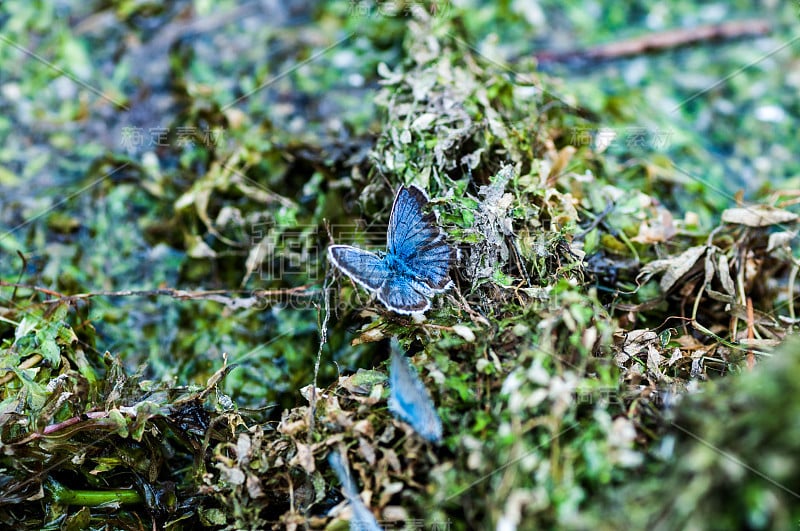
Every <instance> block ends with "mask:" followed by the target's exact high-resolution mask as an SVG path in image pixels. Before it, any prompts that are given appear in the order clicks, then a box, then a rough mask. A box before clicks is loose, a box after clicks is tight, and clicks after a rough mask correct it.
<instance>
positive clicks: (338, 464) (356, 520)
mask: <svg viewBox="0 0 800 531" xmlns="http://www.w3.org/2000/svg"><path fill="white" fill-rule="evenodd" d="M328 462H329V463H330V465H331V468H333V471H334V472H335V473H336V477H338V478H339V482H340V483H341V484H342V492H343V493H344V497H345V498H347V501H349V502H350V508H351V509H352V510H353V517H352V518H351V520H350V529H351V531H354V530H358V531H380V529H381V527H380V525H378V522H377V521H376V520H375V517H374V516H373V515H372V512H371V511H370V510H369V509H368V508H367V506H366V505H364V502H363V501H361V496H359V494H358V489H356V485H355V482H354V481H353V478H352V477H351V476H350V470H349V468H348V467H347V465H345V463H344V458H343V457H342V455H341V454H340V453H339V452H338V451H335V450H334V451H333V452H331V453H330V455H328Z"/></svg>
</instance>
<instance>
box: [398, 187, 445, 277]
mask: <svg viewBox="0 0 800 531" xmlns="http://www.w3.org/2000/svg"><path fill="white" fill-rule="evenodd" d="M427 203H428V197H427V196H426V195H425V192H423V191H422V189H420V188H418V187H416V186H413V185H412V186H407V187H401V188H400V190H398V192H397V196H396V197H395V199H394V204H393V205H392V213H391V215H390V216H389V230H388V234H387V240H388V241H387V248H388V252H389V253H390V254H393V255H394V256H395V257H396V258H398V259H399V260H401V261H402V262H403V263H404V264H405V265H406V267H407V268H408V269H409V270H410V272H411V274H412V275H413V276H414V277H415V278H416V279H417V280H418V281H420V282H424V283H425V284H426V285H427V286H428V287H429V288H430V290H431V291H432V292H433V293H435V292H438V291H444V290H445V289H447V288H448V287H449V286H450V278H449V275H448V272H449V270H450V265H451V264H452V263H453V261H454V259H455V251H454V250H453V248H452V247H450V245H448V244H447V242H446V241H444V237H443V236H442V233H441V231H440V230H439V228H438V227H437V226H436V217H435V216H434V215H433V214H430V213H429V214H425V213H424V212H423V208H424V207H425V205H426V204H427Z"/></svg>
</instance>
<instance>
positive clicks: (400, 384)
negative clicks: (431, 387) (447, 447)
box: [389, 348, 442, 443]
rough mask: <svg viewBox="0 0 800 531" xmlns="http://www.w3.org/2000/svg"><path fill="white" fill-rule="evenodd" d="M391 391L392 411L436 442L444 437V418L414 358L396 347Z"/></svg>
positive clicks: (390, 375)
mask: <svg viewBox="0 0 800 531" xmlns="http://www.w3.org/2000/svg"><path fill="white" fill-rule="evenodd" d="M389 391H390V392H389V411H391V412H392V414H394V415H395V416H396V417H398V418H399V419H400V420H402V421H404V422H407V423H408V424H410V425H411V427H412V428H414V431H416V432H417V433H418V434H419V435H420V436H421V437H422V438H424V439H426V440H428V441H430V442H434V443H438V442H440V441H441V440H442V421H441V420H440V419H439V415H438V414H437V413H436V408H435V407H434V405H433V401H432V400H431V396H430V395H429V394H428V390H427V389H425V386H424V385H423V384H422V382H421V381H420V379H419V376H418V375H417V372H416V370H415V369H414V367H413V366H412V365H411V362H410V361H409V360H408V359H407V358H406V357H405V356H404V355H403V354H401V353H399V352H398V350H397V349H395V348H393V349H392V362H391V366H390V367H389Z"/></svg>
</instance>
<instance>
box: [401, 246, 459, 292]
mask: <svg viewBox="0 0 800 531" xmlns="http://www.w3.org/2000/svg"><path fill="white" fill-rule="evenodd" d="M455 256H456V252H455V250H454V249H453V248H452V247H451V246H450V245H448V244H447V242H445V241H444V240H441V239H440V240H438V241H434V242H432V243H430V244H429V245H427V246H426V247H424V248H422V249H420V250H419V251H418V252H417V253H416V254H415V255H414V256H412V257H410V258H408V259H407V260H406V265H407V266H408V268H409V269H410V270H411V271H413V272H414V274H415V275H416V277H417V278H418V279H420V280H422V281H424V282H425V283H426V284H427V285H428V286H429V287H430V288H431V289H432V290H434V291H443V290H445V289H447V288H448V287H449V286H450V266H451V265H452V263H453V262H454V261H455Z"/></svg>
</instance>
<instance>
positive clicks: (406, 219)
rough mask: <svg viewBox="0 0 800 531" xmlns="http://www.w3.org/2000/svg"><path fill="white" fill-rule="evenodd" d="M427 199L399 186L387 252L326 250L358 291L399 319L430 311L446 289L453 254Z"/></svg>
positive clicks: (341, 247) (415, 190)
mask: <svg viewBox="0 0 800 531" xmlns="http://www.w3.org/2000/svg"><path fill="white" fill-rule="evenodd" d="M427 203H428V196H427V195H425V192H423V191H422V189H420V188H418V187H417V186H414V185H412V186H401V187H400V189H399V190H398V191H397V195H396V196H395V198H394V204H393V205H392V212H391V214H389V229H388V231H387V235H386V240H387V243H386V247H387V248H386V252H385V253H382V252H379V253H372V252H369V251H364V250H363V249H358V248H356V247H351V246H350V245H331V246H330V247H328V257H329V258H330V261H331V262H332V263H333V264H334V265H335V266H336V267H338V268H339V269H341V270H342V271H343V272H344V273H345V274H346V275H347V276H348V277H350V278H351V279H352V280H353V281H354V282H356V283H357V284H358V285H360V286H362V287H364V288H365V289H367V290H369V291H371V292H373V293H377V296H378V300H379V301H381V302H382V303H383V304H384V305H385V306H386V307H387V308H389V309H390V310H393V311H395V312H397V313H402V314H412V313H420V312H424V311H426V310H427V309H428V308H430V306H431V301H430V298H431V297H432V296H433V295H434V294H436V293H441V292H443V291H445V290H446V289H448V288H449V287H450V286H451V285H452V282H451V281H450V278H449V275H448V271H449V270H450V264H452V263H453V261H454V260H455V256H456V254H455V251H454V249H453V248H452V247H450V245H448V244H447V242H446V241H445V240H444V236H443V235H442V233H441V231H440V230H439V228H438V227H437V226H436V217H435V216H434V215H433V214H425V213H424V212H423V210H422V209H423V208H424V207H425V205H426V204H427Z"/></svg>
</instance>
